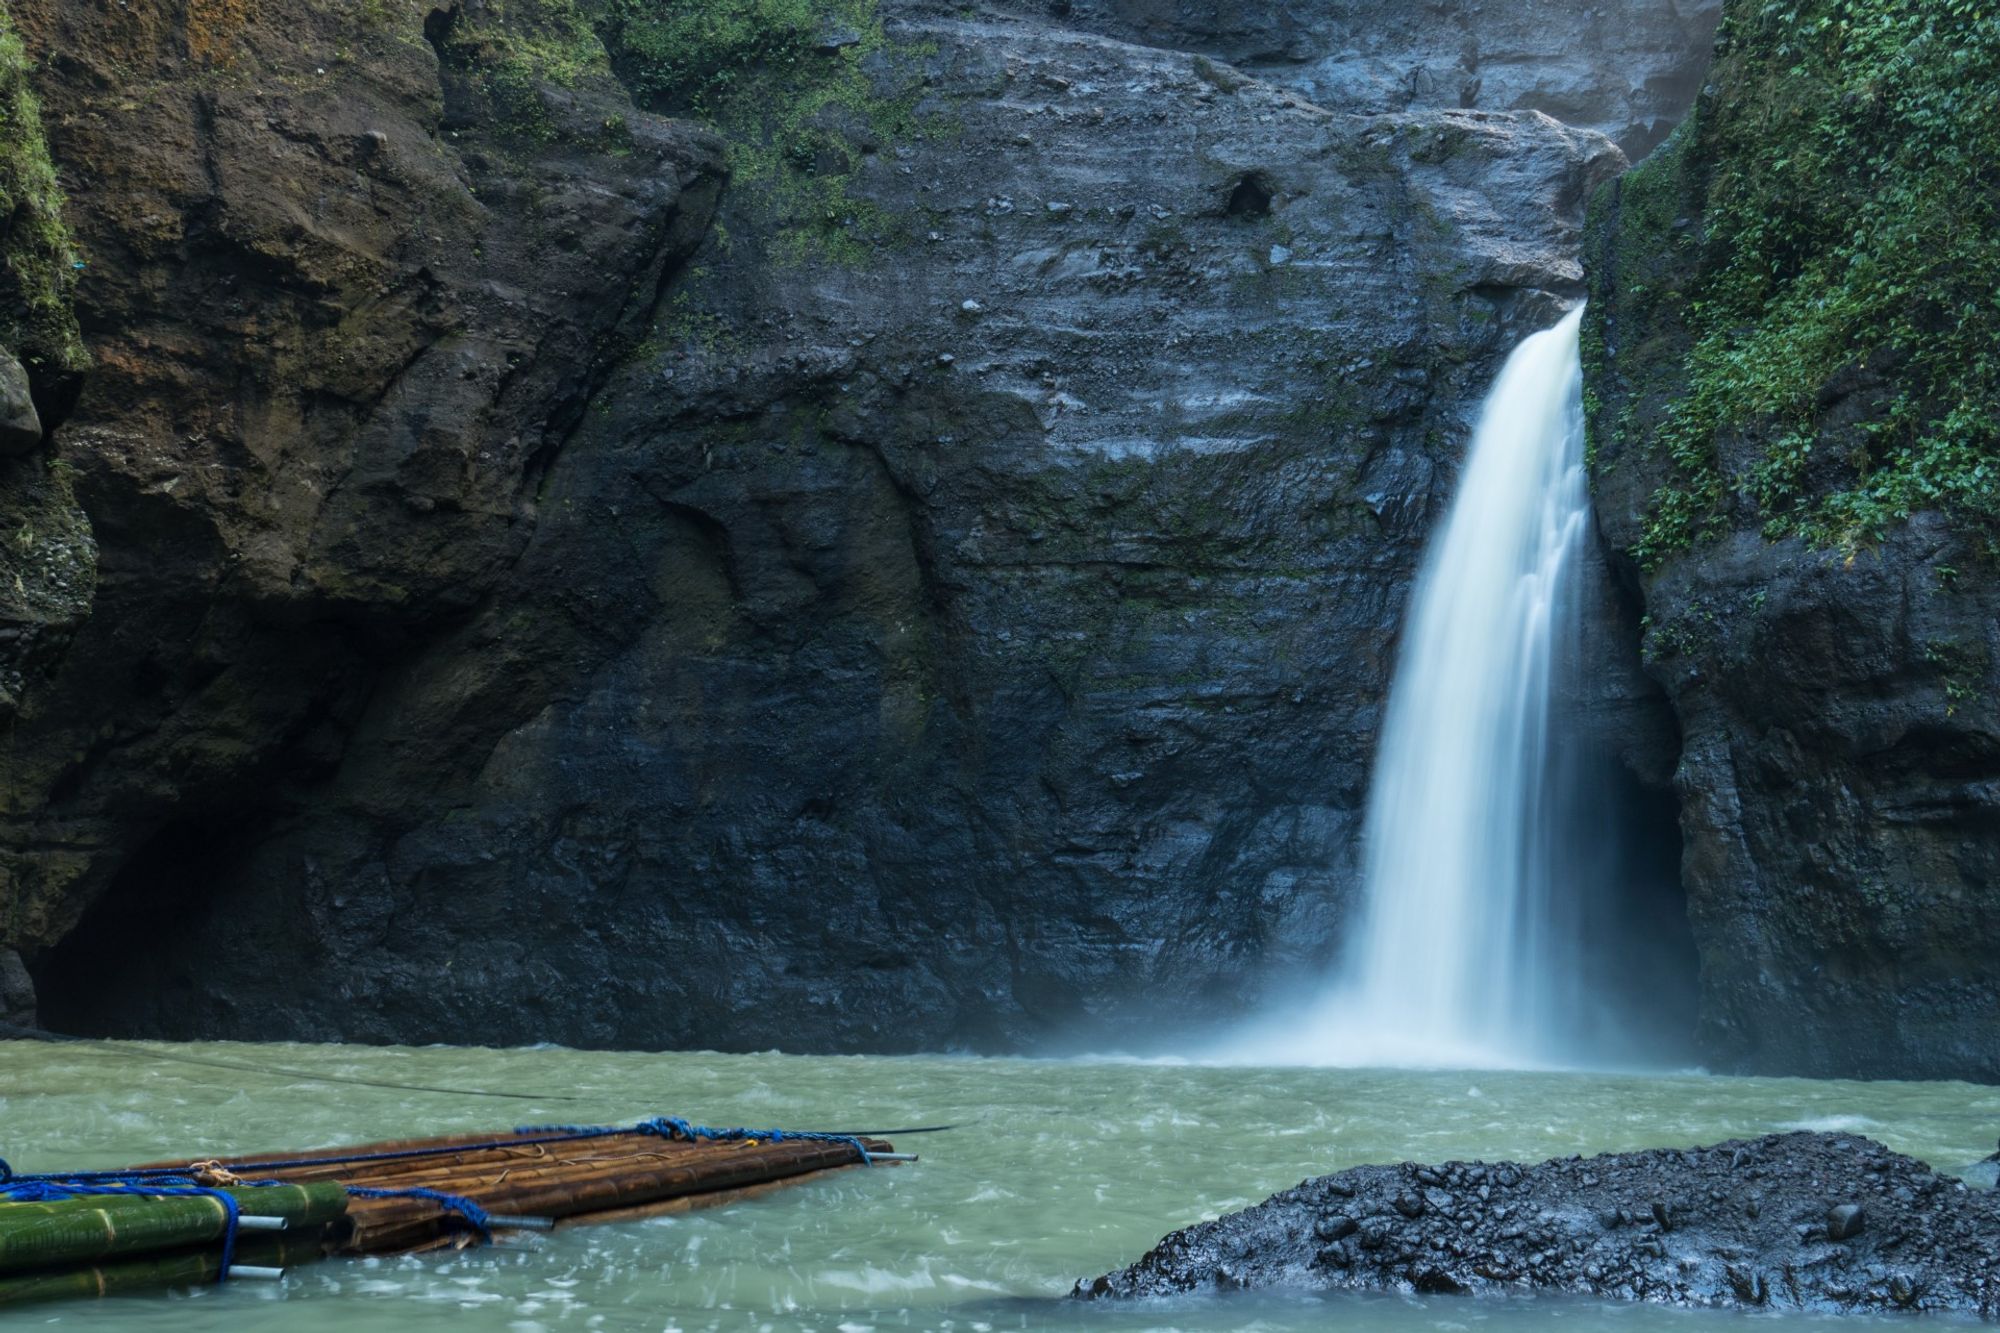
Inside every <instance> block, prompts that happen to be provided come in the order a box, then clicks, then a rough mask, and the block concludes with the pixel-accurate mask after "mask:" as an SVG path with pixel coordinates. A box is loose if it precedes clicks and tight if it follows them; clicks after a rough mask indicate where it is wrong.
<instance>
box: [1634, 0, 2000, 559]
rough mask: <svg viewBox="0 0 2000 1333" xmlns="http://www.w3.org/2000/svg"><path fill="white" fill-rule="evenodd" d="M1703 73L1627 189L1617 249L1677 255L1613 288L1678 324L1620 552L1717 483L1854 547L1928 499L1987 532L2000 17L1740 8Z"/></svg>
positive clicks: (1650, 546) (1997, 423)
mask: <svg viewBox="0 0 2000 1333" xmlns="http://www.w3.org/2000/svg"><path fill="white" fill-rule="evenodd" d="M1712 89H1713V91H1712V92H1711V93H1710V94H1709V95H1707V96H1705V97H1704V99H1703V101H1702V102H1701V104H1700V106H1699V107H1698V108H1697V110H1696V114H1695V117H1694V120H1693V121H1692V123H1691V124H1690V125H1688V126H1685V127H1683V131H1682V133H1681V135H1679V136H1677V138H1676V141H1675V143H1674V144H1672V145H1670V147H1669V149H1668V150H1666V151H1664V152H1663V153H1662V154H1660V155H1658V156H1656V158H1655V159H1653V160H1651V161H1649V162H1648V163H1647V164H1646V165H1645V166H1643V167H1642V168H1641V169H1640V170H1639V171H1638V172H1635V173H1634V174H1633V176H1631V177H1630V178H1628V182H1627V184H1626V186H1625V188H1624V191H1623V194H1624V205H1623V207H1624V210H1625V211H1624V215H1623V216H1622V218H1621V231H1622V232H1624V233H1626V235H1627V236H1628V237H1630V238H1631V239H1630V241H1629V242H1627V241H1621V248H1622V247H1623V246H1625V245H1628V244H1631V245H1640V246H1651V247H1653V248H1654V249H1655V250H1656V251H1662V252H1664V251H1671V250H1681V251H1683V252H1691V255H1692V259H1693V272H1692V277H1691V279H1690V280H1688V281H1687V282H1685V283H1684V284H1681V285H1680V286H1679V287H1678V288H1677V289H1676V290H1674V291H1672V292H1670V293H1649V292H1647V291H1645V290H1644V289H1643V288H1640V289H1637V290H1633V289H1631V288H1630V287H1629V286H1628V290H1627V291H1626V292H1625V293H1624V299H1625V300H1626V301H1627V302H1628V303H1632V304H1633V305H1634V308H1635V309H1636V310H1637V311H1638V313H1639V314H1640V315H1641V317H1642V320H1643V317H1644V315H1645V312H1646V309H1647V306H1648V303H1649V302H1652V301H1655V300H1660V301H1670V302H1671V303H1672V304H1673V306H1674V313H1675V314H1676V315H1677V316H1678V318H1679V319H1680V320H1681V322H1682V323H1683V325H1684V327H1685V328H1686V331H1687V333H1688V334H1689V336H1690V339H1691V348H1690V351H1689V353H1688V356H1687V358H1686V363H1685V365H1684V367H1683V373H1684V377H1685V388H1684V391H1683V392H1681V393H1679V394H1678V395H1677V397H1676V399H1675V401H1674V402H1673V403H1672V405H1671V407H1670V408H1669V410H1668V412H1667V415H1666V418H1665V420H1664V421H1663V422H1662V423H1661V425H1660V428H1659V430H1658V435H1657V443H1658V445H1659V446H1660V447H1663V448H1664V449H1665V451H1666V453H1667V455H1668V456H1669V458H1670V459H1671V461H1672V464H1673V472H1674V479H1673V481H1672V482H1670V483H1669V484H1668V485H1666V486H1664V487H1663V488H1662V489H1661V490H1660V491H1659V492H1658V494H1656V496H1655V499H1654V509H1653V513H1652V516H1651V520H1650V522H1649V524H1648V528H1647V531H1646V533H1645V537H1644V540H1643V542H1642V544H1641V549H1640V550H1639V552H1638V554H1639V555H1640V556H1641V557H1642V558H1644V559H1647V560H1648V561H1649V562H1656V561H1657V560H1659V559H1660V558H1662V557H1663V556H1664V555H1666V554H1668V553H1670V552H1671V551H1673V550H1677V549H1681V548H1683V547H1685V546H1687V545H1688V544H1690V543H1691V542H1693V541H1694V540H1697V539H1698V538H1700V537H1701V536H1703V535H1704V534H1705V533H1706V532H1707V531H1708V530H1710V529H1711V528H1713V527H1714V526H1715V525H1716V524H1717V523H1718V522H1719V521H1720V517H1721V511H1722V509H1723V508H1724V506H1725V505H1726V503H1727V502H1728V499H1729V497H1730V496H1731V495H1732V494H1735V495H1737V496H1740V497H1741V498H1742V500H1743V502H1744V503H1745V504H1747V505H1748V506H1750V507H1752V508H1753V509H1754V511H1755V512H1756V514H1757V515H1758V516H1759V517H1760V518H1761V519H1762V521H1763V523H1764V526H1765V531H1766V533H1767V535H1769V536H1772V537H1779V536H1787V535H1795V534H1796V535H1803V536H1805V537H1807V538H1809V539H1810V540H1812V541H1814V542H1816V543H1820V544H1825V545H1834V546H1840V547H1844V548H1847V549H1850V550H1851V549H1853V548H1854V547H1856V546H1858V545H1861V544H1865V543H1868V542H1872V541H1874V540H1877V539H1879V538H1880V537H1881V536H1882V534H1883V533H1884V532H1885V531H1887V530H1888V529H1889V528H1890V527H1891V526H1893V525H1895V524H1897V523H1900V522H1901V521H1903V520H1905V519H1907V518H1908V517H1909V516H1910V515H1911V514H1912V513H1914V512H1917V511H1919V510H1924V509H1940V510H1944V511H1946V512H1948V513H1951V514H1953V515H1954V516H1956V517H1958V518H1959V519H1961V520H1962V521H1965V522H1968V523H1972V524H1975V525H1978V526H1979V527H1981V528H1983V529H1985V530H1987V531H1988V534H1989V537H1993V536H2000V175H1996V172H1995V163H1996V162H2000V13H1996V9H1995V6H1994V5H1993V3H1992V2H1991V0H1779V2H1778V3H1770V2H1768V0H1739V2H1738V3H1734V4H1733V5H1732V6H1731V8H1730V11H1729V13H1728V16H1727V18H1726V20H1725V23H1724V27H1723V32H1722V37H1721V41H1720V46H1719V56H1718V65H1717V68H1716V71H1715V74H1714V76H1713V79H1712ZM1690 197H1692V202H1693V204H1694V208H1695V211H1696V216H1697V217H1698V220H1699V228H1698V229H1697V228H1693V227H1692V226H1691V223H1692V221H1693V219H1688V218H1676V217H1675V213H1676V211H1677V210H1678V209H1679V208H1680V207H1681V206H1682V205H1683V204H1685V203H1686V202H1688V201H1689V198H1690ZM1677 231H1678V232H1679V233H1681V234H1677ZM1689 232H1692V233H1693V235H1691V236H1690V235H1686V234H1685V233H1689ZM1633 260H1634V256H1632V255H1631V254H1629V253H1622V252H1621V253H1620V254H1619V255H1617V256H1616V257H1615V261H1614V262H1615V263H1616V264H1617V266H1618V268H1619V269H1620V271H1621V272H1622V273H1624V274H1625V275H1626V277H1627V280H1628V283H1629V282H1630V280H1631V279H1632V278H1633V276H1635V275H1637V274H1640V273H1642V272H1643V271H1644V266H1643V264H1635V263H1634V262H1633ZM1614 429H1617V428H1614ZM1731 440H1740V441H1741V442H1742V443H1743V445H1745V446H1747V447H1744V448H1735V447H1728V442H1729V441H1731Z"/></svg>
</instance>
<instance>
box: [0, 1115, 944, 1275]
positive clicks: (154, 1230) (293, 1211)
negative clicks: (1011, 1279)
mask: <svg viewBox="0 0 2000 1333" xmlns="http://www.w3.org/2000/svg"><path fill="white" fill-rule="evenodd" d="M914 1160H916V1159H915V1158H914V1157H912V1156H905V1155H902V1154H898V1153H896V1152H895V1151H894V1149H893V1147H892V1146H891V1145H890V1144H889V1143H887V1142H884V1141H883V1140H880V1139H875V1138H857V1137H854V1136H850V1135H840V1134H800V1133H789V1132H785V1131H780V1130H741V1129H737V1130H710V1129H704V1128H701V1127H698V1126H690V1125H688V1124H687V1123H686V1122H685V1121H680V1120H665V1119H662V1120H651V1121H646V1122H643V1123H642V1124H641V1125H638V1126H634V1127H631V1128H622V1129H621V1128H614V1127H599V1126H552V1127H547V1128H542V1129H520V1130H513V1131H508V1132H505V1133H499V1134H456V1135H442V1136H437V1137H432V1138H419V1139H397V1140H393V1141H389V1142H383V1143H366V1144H359V1145H356V1146H353V1147H348V1148H334V1149H325V1150H321V1151H317V1152H313V1153H269V1154H257V1155H253V1156H247V1157H235V1158H231V1159H226V1160H224V1159H199V1160H183V1161H173V1162H154V1163H150V1164H147V1165H145V1166H139V1167H132V1168H128V1169H126V1170H123V1171H117V1172H87V1173H78V1174H75V1175H69V1176H63V1175H47V1176H14V1175H12V1174H11V1173H10V1172H9V1171H8V1170H7V1168H6V1165H5V1163H4V1162H0V1306H5V1305H9V1304H14V1303H19V1302H25V1301H34V1300H45V1299H52V1298H57V1297H78V1296H83V1297H91V1296H104V1295H109V1294H113V1293H116V1292H123V1291H131V1290H135V1289H142V1288H150V1287H162V1286H191V1285H198V1284H200V1283H204V1282H215V1281H219V1280H223V1279H225V1278H229V1277H232V1276H233V1277H238V1278H242V1277H264V1278H268V1277H277V1276H282V1274H283V1271H284V1270H285V1269H288V1268H292V1267H296V1266H298V1265H300V1264H303V1263H308V1262H312V1261H314V1260H317V1259H321V1258H326V1257H329V1256H339V1255H366V1254H376V1255H387V1254H410V1253H417V1252H421V1251H427V1250H434V1249H441V1248H463V1247H467V1246H472V1245H479V1244H486V1243H492V1242H494V1241H496V1240H501V1241H504V1240H506V1239H507V1238H508V1237H509V1233H517V1232H535V1231H550V1230H554V1229H557V1228H561V1227H567V1226H573V1225H578V1224H583V1223H603V1222H625V1221H633V1220H637V1219H641V1218H647V1217H656V1216H660V1215H663V1214H668V1213H676V1212H684V1211H688V1210H690V1209H693V1208H700V1207H709V1206H713V1205H716V1204H723V1203H730V1202H735V1201H738V1200H741V1199H745V1198H750V1197H754V1196H756V1195H758V1194H761V1193H764V1192H766V1191H769V1190H773V1189H777V1188H781V1187H783V1186H785V1185H787V1184H792V1183H796V1182H798V1181H800V1180H803V1179H805V1178H807V1177H811V1176H817V1175H822V1174H824V1173H826V1172H829V1171H839V1170H845V1169H847V1168H850V1167H857V1166H862V1165H873V1164H876V1163H884V1162H887V1163H895V1162H902V1161H914ZM10 1200H11V1201H10Z"/></svg>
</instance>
